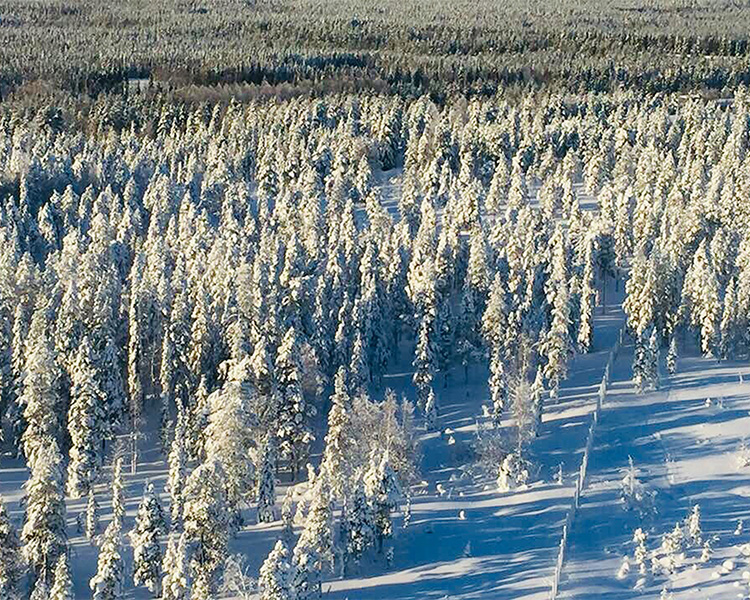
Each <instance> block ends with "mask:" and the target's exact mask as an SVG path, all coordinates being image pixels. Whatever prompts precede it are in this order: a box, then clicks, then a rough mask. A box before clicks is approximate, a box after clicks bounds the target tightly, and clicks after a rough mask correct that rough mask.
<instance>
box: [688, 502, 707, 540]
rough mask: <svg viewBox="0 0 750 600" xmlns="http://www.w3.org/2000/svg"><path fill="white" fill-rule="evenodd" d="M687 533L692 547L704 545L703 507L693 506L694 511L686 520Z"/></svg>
mask: <svg viewBox="0 0 750 600" xmlns="http://www.w3.org/2000/svg"><path fill="white" fill-rule="evenodd" d="M685 531H686V533H687V536H686V537H687V540H688V543H689V544H690V545H691V546H694V547H696V548H698V547H700V546H702V545H703V532H702V530H701V507H700V505H698V504H695V505H694V506H693V510H692V511H691V512H690V514H689V515H688V516H687V517H686V518H685Z"/></svg>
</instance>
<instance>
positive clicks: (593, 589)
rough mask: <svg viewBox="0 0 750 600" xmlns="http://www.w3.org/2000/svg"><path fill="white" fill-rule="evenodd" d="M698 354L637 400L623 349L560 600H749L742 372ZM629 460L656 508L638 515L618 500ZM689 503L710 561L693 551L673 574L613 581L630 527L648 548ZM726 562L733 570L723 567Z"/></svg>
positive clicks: (748, 402) (633, 574)
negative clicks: (640, 532) (698, 516)
mask: <svg viewBox="0 0 750 600" xmlns="http://www.w3.org/2000/svg"><path fill="white" fill-rule="evenodd" d="M696 354H697V352H695V351H693V352H692V355H693V356H690V357H688V358H683V359H681V360H679V362H678V373H677V374H676V375H674V376H671V377H669V376H667V375H666V373H663V377H662V386H661V389H660V390H659V391H656V392H653V393H650V394H647V395H644V396H637V395H635V394H634V390H633V386H632V384H631V381H630V371H629V368H630V362H631V360H632V347H630V348H624V349H623V352H622V353H621V355H620V359H619V360H618V361H617V363H616V369H615V371H614V375H613V385H612V390H613V391H612V392H611V394H610V395H609V396H608V402H607V405H606V407H605V410H604V411H603V413H602V417H601V419H600V422H599V428H598V430H597V436H596V440H595V446H594V450H593V452H592V455H591V460H590V462H589V482H588V486H587V489H586V491H585V492H584V494H583V496H582V499H581V508H580V510H579V513H578V518H577V520H576V522H575V525H574V528H573V532H572V536H571V539H570V550H569V554H568V561H567V564H566V566H565V569H564V571H563V581H562V584H561V594H560V597H563V598H576V599H583V598H590V599H592V600H593V599H594V598H635V597H648V598H656V597H659V595H660V594H661V592H662V590H663V589H664V588H667V594H668V593H670V592H671V593H672V594H673V597H674V598H675V599H682V598H685V599H687V598H696V599H698V598H700V599H707V598H713V599H718V598H737V597H739V598H746V597H747V596H748V593H747V592H748V558H749V557H748V556H746V555H745V553H746V552H747V551H748V549H750V547H744V548H743V546H744V545H745V544H747V543H748V542H749V541H750V535H749V534H750V530H748V529H747V528H743V531H742V532H739V531H737V524H738V520H739V519H743V518H744V519H746V520H747V519H748V517H749V516H750V467H747V466H746V467H741V466H740V464H739V463H738V454H739V453H738V450H739V448H740V446H741V443H742V440H743V438H744V437H745V436H748V435H749V434H750V385H748V383H745V380H746V379H747V377H748V367H747V365H742V364H738V363H721V364H717V362H716V361H715V360H710V359H706V358H698V357H696ZM628 457H632V459H633V464H634V465H635V467H636V470H637V474H638V479H639V480H640V481H641V483H643V484H644V485H645V486H646V489H647V491H650V492H656V495H655V499H654V510H653V511H650V512H648V513H646V514H644V515H643V516H641V515H639V514H638V513H637V512H636V511H626V510H625V509H624V507H623V503H622V502H621V484H620V482H621V480H622V478H623V476H624V473H625V470H626V469H627V467H628ZM695 504H698V505H700V510H701V513H702V530H703V538H704V539H710V540H711V543H712V545H713V549H714V552H713V556H712V557H711V559H710V560H708V561H707V562H705V563H704V562H701V561H700V555H701V548H700V547H699V548H690V549H687V551H686V556H685V561H684V563H683V564H682V565H680V566H678V567H677V569H676V572H675V573H674V575H671V576H667V575H664V574H657V575H653V574H651V573H650V569H649V574H648V575H647V577H646V578H645V580H643V581H639V579H641V577H640V576H639V575H638V574H637V569H636V568H632V569H631V571H630V574H629V575H628V576H627V577H624V578H622V579H618V578H617V577H616V574H617V572H618V570H619V568H620V565H621V563H622V560H623V556H625V555H629V557H630V558H631V562H632V556H633V550H634V545H633V543H632V538H633V532H634V530H635V529H636V528H638V527H642V528H643V529H644V530H645V531H646V532H647V533H648V535H649V542H648V549H649V551H652V550H654V549H656V548H658V547H659V546H660V544H661V539H662V535H663V534H664V533H667V532H669V531H671V530H672V529H673V528H674V526H675V524H676V523H677V522H682V521H683V520H684V518H685V517H686V515H687V514H688V513H689V512H690V511H691V509H692V507H693V506H694V505H695ZM743 550H744V551H745V553H743ZM727 560H729V561H732V563H733V564H730V563H726V565H724V564H723V563H724V562H725V561H727ZM635 588H638V589H635Z"/></svg>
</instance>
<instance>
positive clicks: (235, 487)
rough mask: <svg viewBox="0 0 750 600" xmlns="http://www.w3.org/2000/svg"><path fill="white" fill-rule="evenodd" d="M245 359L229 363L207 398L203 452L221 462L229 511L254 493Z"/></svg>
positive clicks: (249, 393) (252, 422)
mask: <svg viewBox="0 0 750 600" xmlns="http://www.w3.org/2000/svg"><path fill="white" fill-rule="evenodd" d="M251 377H252V375H251V371H250V361H249V359H247V358H246V359H244V360H242V361H241V362H240V363H238V364H236V365H233V366H231V368H230V369H229V372H228V373H227V381H226V382H225V383H224V385H223V386H222V387H221V388H220V389H219V390H217V391H215V392H214V393H212V394H211V396H210V397H209V406H210V409H211V413H210V416H209V419H208V427H207V428H206V432H205V435H206V444H205V449H206V454H207V456H210V457H211V458H212V459H215V460H218V461H219V462H221V466H222V467H223V470H224V475H225V477H226V482H225V483H226V489H227V497H228V500H229V503H230V506H231V508H232V510H234V511H237V510H239V507H240V504H241V503H242V502H244V501H247V500H250V499H252V498H253V496H254V495H255V486H256V480H255V478H256V469H255V464H254V463H253V460H252V456H251V451H252V450H253V449H254V447H255V437H254V435H253V431H254V430H253V428H254V427H255V425H256V424H257V419H256V416H255V415H254V414H253V412H252V411H251V408H250V407H251V403H252V398H251V397H252V395H253V394H254V393H255V390H254V388H253V385H252V382H251Z"/></svg>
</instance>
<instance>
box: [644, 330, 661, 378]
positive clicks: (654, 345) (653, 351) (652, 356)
mask: <svg viewBox="0 0 750 600" xmlns="http://www.w3.org/2000/svg"><path fill="white" fill-rule="evenodd" d="M646 374H647V378H648V382H649V386H650V387H651V389H654V390H658V389H659V337H658V335H657V334H656V329H652V330H651V334H650V335H649V337H648V361H647V363H646Z"/></svg>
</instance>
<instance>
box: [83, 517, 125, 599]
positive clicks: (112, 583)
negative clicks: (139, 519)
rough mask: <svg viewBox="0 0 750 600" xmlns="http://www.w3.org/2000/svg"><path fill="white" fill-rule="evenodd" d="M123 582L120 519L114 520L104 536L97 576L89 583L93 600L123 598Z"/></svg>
mask: <svg viewBox="0 0 750 600" xmlns="http://www.w3.org/2000/svg"><path fill="white" fill-rule="evenodd" d="M123 580H124V565H123V560H122V523H121V521H120V520H119V519H114V520H113V521H112V522H110V524H109V525H108V526H107V529H106V530H105V532H104V535H103V536H102V545H101V548H100V549H99V559H98V561H97V568H96V575H94V576H93V577H92V578H91V581H90V582H89V587H90V588H91V592H92V600H117V599H119V598H122V593H123Z"/></svg>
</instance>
